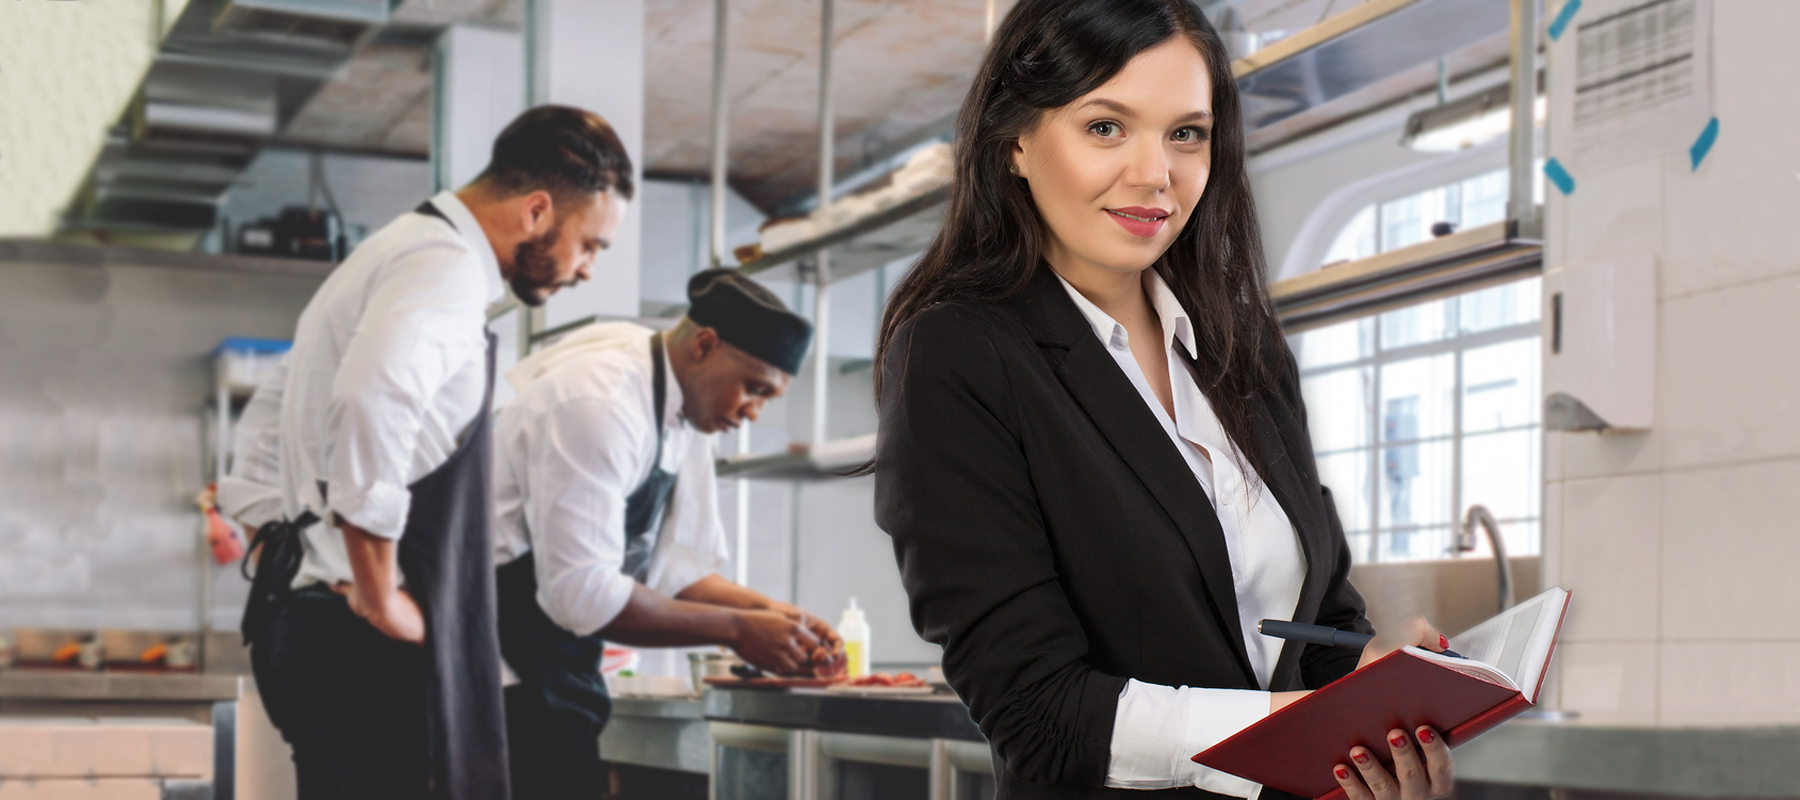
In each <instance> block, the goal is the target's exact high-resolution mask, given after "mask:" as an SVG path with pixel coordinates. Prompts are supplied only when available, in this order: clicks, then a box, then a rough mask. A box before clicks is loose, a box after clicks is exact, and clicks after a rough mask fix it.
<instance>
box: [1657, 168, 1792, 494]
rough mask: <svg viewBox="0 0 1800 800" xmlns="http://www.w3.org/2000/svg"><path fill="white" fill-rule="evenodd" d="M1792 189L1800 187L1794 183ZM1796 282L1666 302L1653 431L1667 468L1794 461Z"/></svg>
mask: <svg viewBox="0 0 1800 800" xmlns="http://www.w3.org/2000/svg"><path fill="white" fill-rule="evenodd" d="M1796 183H1797V184H1800V181H1796ZM1795 308H1800V275H1795V276H1791V277H1787V278H1780V279H1775V280H1768V281H1762V282H1759V283H1754V284H1747V285H1743V286H1736V287H1732V288H1729V289H1723V290H1720V291H1716V292H1707V293H1705V294H1701V295H1695V296H1692V297H1684V298H1678V299H1674V300H1667V301H1664V302H1663V304H1662V319H1661V323H1660V326H1659V331H1660V333H1659V336H1660V339H1661V344H1660V348H1661V351H1662V353H1661V356H1660V358H1659V359H1658V362H1659V363H1658V367H1657V369H1658V374H1657V385H1658V394H1657V405H1658V408H1657V424H1658V425H1659V426H1660V427H1661V431H1660V438H1661V440H1662V449H1663V456H1662V457H1663V463H1664V464H1666V465H1668V466H1670V467H1678V466H1692V465H1698V464H1717V463H1721V462H1732V461H1743V460H1747V459H1758V458H1770V457H1778V456H1792V455H1800V371H1796V370H1792V369H1785V368H1783V367H1781V366H1780V365H1779V362H1778V361H1776V362H1772V361H1770V360H1769V359H1768V358H1767V356H1766V355H1765V354H1766V353H1768V352H1770V349H1771V348H1773V349H1776V350H1778V351H1786V350H1787V349H1788V347H1787V346H1788V345H1790V344H1791V343H1793V342H1796V341H1800V314H1795V313H1794V309H1795Z"/></svg>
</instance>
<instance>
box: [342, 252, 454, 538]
mask: <svg viewBox="0 0 1800 800" xmlns="http://www.w3.org/2000/svg"><path fill="white" fill-rule="evenodd" d="M466 258H468V255H467V254H466V253H464V252H463V251H461V250H458V249H456V248H455V247H454V246H453V245H451V244H448V243H438V244H432V245H427V246H422V247H420V248H418V249H416V250H414V251H412V252H409V253H406V254H404V255H401V256H399V257H397V258H395V259H394V260H393V262H392V263H391V264H389V265H388V266H387V267H385V268H384V272H385V274H384V275H382V276H381V278H380V280H378V281H377V282H375V284H374V286H373V288H372V289H371V291H370V293H369V297H368V299H367V301H366V303H365V306H364V310H363V313H362V315H361V321H360V322H359V323H358V324H357V327H356V330H355V331H354V332H353V333H352V334H351V337H350V341H349V342H348V343H347V344H346V345H345V348H344V355H343V359H342V361H341V362H340V364H339V366H338V370H337V374H336V377H335V380H334V381H333V383H332V387H331V399H330V401H329V403H328V404H327V410H326V419H327V423H326V424H327V429H328V430H329V431H330V432H331V433H330V441H329V446H330V455H329V459H328V461H329V467H328V468H327V474H328V482H329V485H330V496H329V498H328V504H329V506H330V509H331V511H333V512H335V513H336V514H338V515H339V516H341V517H343V518H344V519H345V520H348V521H349V522H351V523H352V524H354V525H356V526H357V527H359V528H362V529H363V530H366V531H368V532H369V533H371V534H373V535H375V536H381V537H384V538H389V539H397V538H399V537H400V534H401V532H402V531H404V530H405V528H406V516H407V509H408V506H409V505H410V504H411V502H412V494H411V492H410V491H408V489H407V485H408V484H409V483H410V480H409V474H408V473H409V470H410V469H411V467H412V464H413V461H414V451H415V449H416V448H417V447H418V442H419V435H420V431H421V429H422V428H423V420H424V416H425V414H426V412H427V409H428V407H429V404H430V402H431V401H432V398H433V397H435V396H436V395H437V393H438V391H439V390H440V389H442V388H443V386H444V384H445V383H447V382H448V381H449V380H450V378H451V376H452V375H453V373H454V370H455V369H456V368H457V367H458V366H460V365H461V364H463V363H465V362H466V361H467V360H468V359H469V358H470V357H471V356H472V354H474V353H479V352H480V351H481V350H482V349H483V348H484V347H485V342H484V339H483V334H482V321H483V311H484V308H483V305H484V303H483V299H482V298H483V297H485V294H486V291H487V290H486V287H485V286H484V285H483V283H482V281H483V279H482V276H481V273H480V271H479V270H476V269H472V268H470V267H469V266H468V265H467V263H465V261H464V259H466Z"/></svg>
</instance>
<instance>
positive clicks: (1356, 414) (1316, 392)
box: [1300, 367, 1373, 453]
mask: <svg viewBox="0 0 1800 800" xmlns="http://www.w3.org/2000/svg"><path fill="white" fill-rule="evenodd" d="M1372 378H1373V374H1372V373H1371V371H1370V369H1369V368H1368V367H1352V368H1350V369H1340V370H1336V371H1334V372H1327V373H1325V374H1323V375H1313V376H1309V377H1306V378H1302V379H1300V394H1301V396H1302V397H1303V398H1304V399H1305V400H1306V420H1307V426H1308V427H1309V428H1311V429H1312V442H1313V451H1314V452H1319V453H1329V452H1333V451H1336V450H1348V449H1350V448H1352V447H1368V446H1369V413H1370V411H1371V410H1372V409H1370V407H1369V397H1370V395H1371V394H1373V392H1371V391H1370V390H1371V388H1373V387H1371V386H1370V385H1369V384H1370V383H1371V382H1372V381H1371V379H1372Z"/></svg>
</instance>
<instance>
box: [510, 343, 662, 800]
mask: <svg viewBox="0 0 1800 800" xmlns="http://www.w3.org/2000/svg"><path fill="white" fill-rule="evenodd" d="M650 361H651V364H652V367H651V369H652V370H653V373H654V379H653V382H652V386H653V389H652V398H653V400H654V402H653V404H652V409H653V413H654V415H655V417H656V456H655V459H654V461H653V462H652V465H651V467H650V475H649V477H647V478H645V479H644V482H643V483H641V484H639V485H638V487H637V488H636V489H634V490H633V491H632V492H631V494H630V495H629V496H627V497H626V500H625V560H624V563H623V565H621V568H620V572H622V573H624V574H626V575H630V576H631V577H632V578H633V579H634V580H636V581H637V582H639V583H643V582H644V581H645V579H646V578H647V577H648V575H649V571H650V554H651V552H652V551H654V550H655V548H656V525H657V523H658V522H659V521H660V520H661V518H662V513H663V509H664V508H665V507H666V506H667V505H668V501H669V496H670V494H672V492H673V490H674V488H675V475H674V474H673V473H670V472H668V471H666V470H664V469H663V468H662V454H663V415H664V411H663V404H664V402H665V401H666V399H667V390H666V388H665V381H666V380H667V378H666V376H665V375H664V369H663V341H662V336H660V335H652V336H651V338H650ZM536 563H537V559H536V558H534V557H533V554H532V553H530V552H527V553H525V554H524V555H522V556H520V557H518V558H516V559H513V560H512V561H511V562H508V563H507V564H506V565H504V566H502V567H500V569H499V571H498V575H499V592H500V651H501V653H502V654H504V655H505V657H506V664H507V666H509V667H511V668H512V670H513V672H514V673H515V674H516V675H518V677H519V684H518V685H515V686H511V687H508V688H507V690H506V706H507V724H508V726H509V727H510V733H509V737H510V741H511V745H512V747H513V754H512V762H513V764H512V769H513V787H514V794H515V796H516V797H518V798H519V800H538V798H544V797H599V796H600V795H601V794H602V793H604V791H605V789H606V784H605V776H604V774H603V773H602V769H601V765H600V743H599V737H600V731H601V729H603V728H605V727H606V721H607V719H608V718H609V717H611V716H612V698H611V697H610V696H608V695H607V692H606V683H605V682H604V681H603V680H602V679H601V677H600V659H601V655H602V653H603V651H604V650H605V648H606V644H605V641H604V640H603V639H602V638H601V637H600V634H599V633H598V632H595V633H592V634H588V635H586V636H578V635H576V634H575V633H573V632H571V631H569V630H568V629H567V628H564V627H562V626H560V625H558V624H556V622H554V621H553V620H551V619H550V617H549V615H547V614H545V613H544V610H543V608H542V607H540V606H539V605H538V601H537V588H538V583H537V571H536Z"/></svg>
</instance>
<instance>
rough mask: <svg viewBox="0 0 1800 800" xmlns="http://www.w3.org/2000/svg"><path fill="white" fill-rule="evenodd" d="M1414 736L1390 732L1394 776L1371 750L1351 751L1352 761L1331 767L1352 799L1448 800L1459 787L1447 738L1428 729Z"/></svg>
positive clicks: (1339, 783)
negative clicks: (1445, 798)
mask: <svg viewBox="0 0 1800 800" xmlns="http://www.w3.org/2000/svg"><path fill="white" fill-rule="evenodd" d="M1413 733H1414V736H1408V735H1407V734H1406V731H1404V730H1401V729H1399V728H1395V729H1393V730H1391V731H1388V751H1389V752H1390V753H1392V754H1393V758H1394V772H1393V774H1391V775H1390V774H1388V771H1387V768H1385V767H1383V766H1381V761H1380V759H1377V758H1376V757H1375V754H1374V753H1371V752H1369V749H1368V748H1366V747H1353V748H1350V758H1349V760H1348V762H1346V763H1343V764H1338V765H1336V766H1333V767H1332V768H1331V774H1332V777H1334V778H1336V779H1337V782H1338V785H1339V786H1342V787H1344V793H1345V794H1346V795H1348V798H1349V800H1429V798H1434V797H1446V796H1448V795H1449V794H1450V792H1451V790H1452V789H1454V788H1456V765H1455V764H1454V763H1453V762H1452V761H1451V759H1450V747H1449V746H1448V745H1446V744H1444V737H1443V736H1441V735H1439V734H1438V732H1437V731H1435V730H1433V729H1431V728H1428V727H1420V728H1419V729H1417V730H1415V731H1413ZM1415 736H1416V737H1417V738H1415ZM1352 764H1354V765H1355V766H1354V767H1353V766H1351V765H1352Z"/></svg>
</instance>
